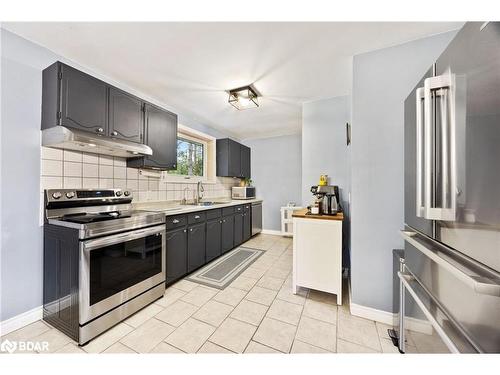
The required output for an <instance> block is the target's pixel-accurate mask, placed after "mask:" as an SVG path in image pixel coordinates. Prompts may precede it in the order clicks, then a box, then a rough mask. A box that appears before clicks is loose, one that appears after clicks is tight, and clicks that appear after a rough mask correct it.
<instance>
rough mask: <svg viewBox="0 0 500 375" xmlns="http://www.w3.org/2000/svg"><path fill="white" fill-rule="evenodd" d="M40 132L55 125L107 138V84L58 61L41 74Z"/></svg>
mask: <svg viewBox="0 0 500 375" xmlns="http://www.w3.org/2000/svg"><path fill="white" fill-rule="evenodd" d="M42 80H43V89H42V129H47V128H51V127H53V126H56V125H62V126H66V127H68V128H75V129H79V130H84V131H88V132H93V133H98V134H103V135H106V134H107V132H108V85H107V84H106V83H105V82H103V81H100V80H98V79H96V78H94V77H92V76H90V75H88V74H85V73H83V72H81V71H79V70H77V69H74V68H72V67H70V66H68V65H65V64H62V63H60V62H57V63H54V64H52V65H51V66H49V67H48V68H47V69H45V70H44V71H43V74H42Z"/></svg>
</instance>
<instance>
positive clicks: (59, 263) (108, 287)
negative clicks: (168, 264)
mask: <svg viewBox="0 0 500 375" xmlns="http://www.w3.org/2000/svg"><path fill="white" fill-rule="evenodd" d="M131 202H132V195H131V193H130V192H129V191H122V190H120V189H107V190H97V189H86V190H74V189H57V190H46V191H45V218H46V220H45V225H44V283H43V284H44V285H43V289H44V292H43V300H44V302H43V303H44V312H43V316H44V320H45V321H47V322H48V323H49V324H51V325H52V326H54V327H56V328H58V329H59V330H61V331H62V332H64V333H65V334H67V335H68V336H70V337H71V338H72V339H74V340H76V341H78V343H79V344H80V345H82V344H84V343H86V342H88V341H89V340H91V339H92V338H94V337H96V336H97V335H99V334H100V333H102V332H104V331H105V330H107V329H109V328H110V327H112V326H113V325H115V324H117V323H119V322H120V321H122V320H123V319H124V318H126V317H127V316H129V315H131V314H133V313H135V312H136V311H138V310H140V309H141V308H143V307H144V306H146V305H148V304H149V303H151V302H153V301H155V300H156V299H158V298H161V297H162V296H163V293H164V291H165V251H166V249H165V216H164V215H163V214H161V213H154V212H148V211H137V210H135V211H134V210H132V209H131Z"/></svg>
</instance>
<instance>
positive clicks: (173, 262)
mask: <svg viewBox="0 0 500 375" xmlns="http://www.w3.org/2000/svg"><path fill="white" fill-rule="evenodd" d="M166 247H167V256H166V270H167V284H168V283H170V282H172V281H175V280H177V279H179V278H181V277H182V276H184V275H185V274H186V273H187V230H186V229H185V228H181V229H176V230H173V231H170V232H167V239H166Z"/></svg>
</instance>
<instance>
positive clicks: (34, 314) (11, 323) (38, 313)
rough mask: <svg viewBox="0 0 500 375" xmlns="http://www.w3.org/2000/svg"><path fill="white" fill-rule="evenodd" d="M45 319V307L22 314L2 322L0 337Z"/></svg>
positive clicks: (0, 324)
mask: <svg viewBox="0 0 500 375" xmlns="http://www.w3.org/2000/svg"><path fill="white" fill-rule="evenodd" d="M42 317H43V307H42V306H38V307H35V308H34V309H32V310H29V311H26V312H24V313H22V314H19V315H16V316H13V317H12V318H10V319H7V320H4V321H2V322H0V336H4V335H6V334H8V333H10V332H13V331H15V330H17V329H19V328H23V327H25V326H27V325H28V324H31V323H34V322H36V321H37V320H40V319H42Z"/></svg>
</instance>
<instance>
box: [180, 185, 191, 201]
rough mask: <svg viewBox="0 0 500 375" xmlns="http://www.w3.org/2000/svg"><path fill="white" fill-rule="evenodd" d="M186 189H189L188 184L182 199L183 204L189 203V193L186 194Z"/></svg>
mask: <svg viewBox="0 0 500 375" xmlns="http://www.w3.org/2000/svg"><path fill="white" fill-rule="evenodd" d="M186 191H189V186H186V187H185V188H184V192H183V194H182V196H183V197H182V200H181V204H187V198H186V197H187V194H186Z"/></svg>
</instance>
